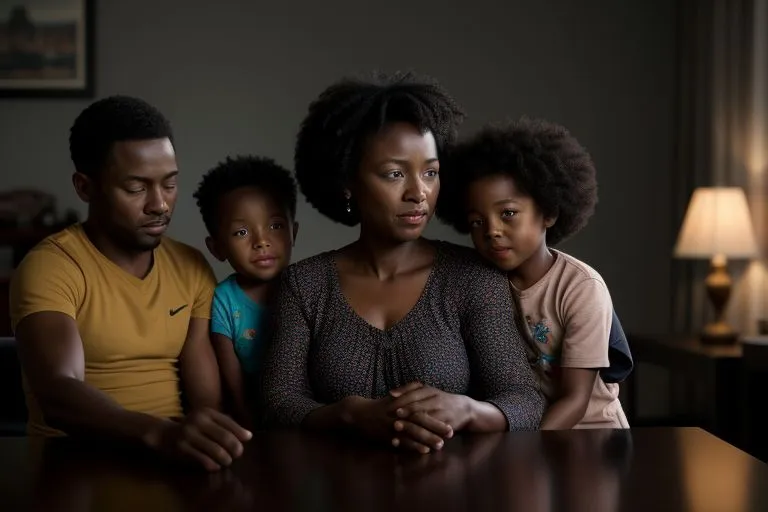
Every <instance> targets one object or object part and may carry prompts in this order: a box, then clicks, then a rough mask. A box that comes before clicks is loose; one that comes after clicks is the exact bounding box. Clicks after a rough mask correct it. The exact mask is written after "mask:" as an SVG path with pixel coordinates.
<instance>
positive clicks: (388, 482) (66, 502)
mask: <svg viewBox="0 0 768 512" xmlns="http://www.w3.org/2000/svg"><path fill="white" fill-rule="evenodd" d="M0 454H2V456H1V457H0V509H2V510H4V511H11V510H56V511H78V512H80V511H102V510H131V511H140V512H152V511H155V510H163V511H179V510H201V511H203V510H205V511H209V510H233V511H234V510H269V511H273V510H274V511H279V510H290V511H345V510H372V511H378V510H382V511H384V510H386V511H394V510H419V511H424V510H439V511H441V512H445V511H452V510H472V511H480V510H520V511H527V512H538V511H556V510H569V511H585V512H586V511H589V512H612V511H618V510H630V511H634V510H638V511H639V510H654V511H656V510H670V511H671V510H674V511H709V510H712V511H724V512H725V511H727V512H738V511H747V510H750V511H751V510H754V511H757V510H768V467H766V466H765V465H764V464H762V463H760V462H759V461H757V460H755V459H753V458H751V457H749V456H748V455H746V454H744V453H743V452H740V451H738V450H736V449H735V448H733V447H731V446H729V445H727V444H725V443H723V442H722V441H720V440H718V439H716V438H714V437H712V436H710V435H709V434H707V433H705V432H703V431H701V430H698V429H634V430H631V431H630V430H592V431H586V430H582V431H565V432H543V433H515V434H491V435H467V436H460V437H457V438H456V439H453V440H451V441H450V442H448V443H447V444H446V448H445V449H444V450H443V451H442V452H439V453H435V454H431V455H426V456H422V455H415V454H405V453H399V452H396V451H393V450H389V449H386V448H378V447H374V446H371V445H369V444H366V443H363V442H360V441H355V440H350V439H343V438H338V437H331V436H323V435H310V434H303V433H300V432H295V431H290V432H288V431H286V432H274V433H259V434H257V435H256V436H255V438H254V439H253V440H252V441H251V442H250V443H249V445H248V448H247V450H246V453H245V454H244V456H243V458H242V459H240V460H238V461H237V462H236V463H235V465H234V466H233V467H232V468H230V469H228V470H224V471H221V472H219V473H212V474H208V473H205V472H202V471H197V470H195V469H189V468H183V467H179V466H174V465H171V464H168V463H165V462H162V461H160V460H158V457H156V456H154V455H153V454H148V453H145V452H143V451H141V450H136V449H132V450H126V449H125V448H119V447H116V446H113V445H104V444H102V445H95V444H90V445H89V444H85V443H83V442H76V441H74V440H66V439H60V440H50V441H45V440H42V439H36V438H15V439H14V438H7V439H0Z"/></svg>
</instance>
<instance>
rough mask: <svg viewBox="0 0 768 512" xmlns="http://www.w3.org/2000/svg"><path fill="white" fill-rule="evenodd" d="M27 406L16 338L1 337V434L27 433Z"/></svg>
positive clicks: (15, 434)
mask: <svg viewBox="0 0 768 512" xmlns="http://www.w3.org/2000/svg"><path fill="white" fill-rule="evenodd" d="M26 424H27V406H26V402H25V399H24V390H23V388H22V385H21V366H20V365H19V358H18V356H17V355H16V340H15V339H14V338H0V436H24V435H26Z"/></svg>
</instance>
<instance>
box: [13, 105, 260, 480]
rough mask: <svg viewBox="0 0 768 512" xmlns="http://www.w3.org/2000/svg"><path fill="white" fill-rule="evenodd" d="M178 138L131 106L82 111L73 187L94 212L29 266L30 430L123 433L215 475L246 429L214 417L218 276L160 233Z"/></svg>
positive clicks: (16, 309) (24, 332)
mask: <svg viewBox="0 0 768 512" xmlns="http://www.w3.org/2000/svg"><path fill="white" fill-rule="evenodd" d="M172 141H173V138H172V133H171V127H170V123H169V122H168V120H167V119H166V118H165V117H164V116H163V115H162V114H161V113H160V112H159V111H158V110H157V109H155V108H154V107H153V106H151V105H149V104H147V103H146V102H144V101H142V100H139V99H136V98H131V97H126V96H113V97H109V98H106V99H103V100H100V101H97V102H95V103H93V104H92V105H90V106H89V107H88V108H86V109H85V110H84V111H83V112H82V113H81V114H80V115H79V116H78V118H77V119H76V120H75V123H74V125H73V126H72V129H71V133H70V139H69V144H70V153H71V157H72V161H73V163H74V166H75V173H74V175H73V178H72V182H73V184H74V186H75V190H76V192H77V194H78V196H79V197H80V198H81V199H82V200H83V201H85V202H86V203H87V204H88V218H87V219H86V221H85V222H84V223H83V224H75V225H73V226H70V227H69V228H67V229H65V230H63V231H61V232H59V233H57V234H54V235H52V236H50V237H49V238H47V239H46V240H44V241H43V242H41V243H40V244H39V245H38V246H37V247H35V248H34V249H33V250H32V251H30V253H29V254H28V255H27V256H26V258H25V259H24V260H23V261H22V263H21V264H20V265H19V267H18V269H17V270H16V272H15V273H14V276H13V280H12V285H11V320H12V323H13V327H14V331H15V335H16V339H17V343H18V352H19V358H20V360H21V365H22V369H23V372H24V387H25V392H26V395H27V405H28V408H29V425H28V430H29V433H30V434H33V435H34V434H39V435H61V434H62V433H66V434H70V435H76V434H79V435H94V436H100V437H110V438H124V439H129V440H134V441H138V442H141V443H143V444H145V445H147V446H149V447H151V448H154V449H156V450H158V451H161V452H164V453H167V454H172V455H175V456H179V457H182V458H186V459H189V460H196V461H198V462H199V463H201V464H202V465H203V466H204V467H206V468H208V469H210V470H215V469H218V468H220V467H222V466H226V465H228V464H230V463H231V462H232V460H233V459H234V458H236V457H238V456H239V455H240V454H241V453H242V450H243V442H245V441H247V440H248V439H250V437H251V434H250V432H248V431H246V430H245V429H243V428H242V427H240V426H239V425H237V424H236V423H235V422H234V421H233V420H232V419H231V418H229V417H228V416H225V415H223V414H221V413H220V412H218V410H219V407H220V401H221V389H220V384H219V373H218V367H217V365H216V359H215V356H214V353H213V350H212V347H211V344H210V340H209V334H208V333H209V319H210V308H211V299H212V295H213V289H214V287H215V285H216V281H215V278H214V275H213V272H212V271H211V268H210V266H209V265H208V263H207V262H206V260H205V258H204V257H203V256H202V254H201V253H200V252H199V251H197V250H196V249H193V248H192V247H189V246H187V245H185V244H182V243H180V242H177V241H175V240H172V239H170V238H167V237H165V236H164V233H165V230H166V228H167V226H168V223H169V222H170V219H171V214H172V212H173V207H174V204H175V203H176V196H177V179H178V174H179V172H178V168H177V165H176V156H175V152H174V146H173V142H172ZM180 384H181V385H180ZM182 391H183V393H182ZM182 397H183V398H184V400H185V401H186V405H187V408H188V410H189V411H190V412H189V413H188V414H186V415H184V413H183V408H182Z"/></svg>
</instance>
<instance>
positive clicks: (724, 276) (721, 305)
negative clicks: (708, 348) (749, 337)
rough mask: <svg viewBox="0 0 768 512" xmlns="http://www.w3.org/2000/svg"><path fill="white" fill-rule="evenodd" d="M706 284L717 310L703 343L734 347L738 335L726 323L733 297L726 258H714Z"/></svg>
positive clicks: (706, 330) (707, 328) (704, 334)
mask: <svg viewBox="0 0 768 512" xmlns="http://www.w3.org/2000/svg"><path fill="white" fill-rule="evenodd" d="M704 284H705V285H706V288H707V296H708V297H709V300H710V302H711V303H712V307H713V309H714V310H715V321H714V322H711V323H709V324H707V325H705V326H704V330H703V331H702V333H701V343H702V344H705V345H732V344H734V343H736V340H737V338H738V335H737V334H736V332H735V331H734V330H733V329H732V328H731V326H730V325H728V322H726V321H725V306H726V304H727V303H728V298H729V297H730V295H731V276H730V275H729V274H728V269H727V260H726V259H725V256H723V255H722V254H717V255H715V256H714V257H713V258H712V261H711V262H710V268H709V275H707V278H706V280H705V281H704Z"/></svg>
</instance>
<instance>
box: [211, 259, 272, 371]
mask: <svg viewBox="0 0 768 512" xmlns="http://www.w3.org/2000/svg"><path fill="white" fill-rule="evenodd" d="M265 312H266V310H265V308H264V306H262V305H261V304H259V303H258V302H255V301H254V300H253V299H251V298H250V297H249V296H248V295H247V294H246V293H245V292H244V291H243V289H242V288H240V285H238V284H237V280H236V275H235V274H232V275H230V276H229V277H228V278H226V279H225V280H224V281H222V282H220V283H219V284H218V285H217V286H216V290H215V291H214V293H213V306H212V307H211V332H215V333H218V334H223V335H224V336H226V337H228V338H229V339H231V340H232V343H233V344H234V346H235V354H237V358H238V359H239V360H240V366H242V368H243V372H245V373H246V374H247V375H249V376H253V375H254V374H256V373H257V372H259V371H260V370H261V364H262V359H263V356H264V349H265V345H266V340H265V339H264V335H263V333H262V331H263V323H264V313H265Z"/></svg>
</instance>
